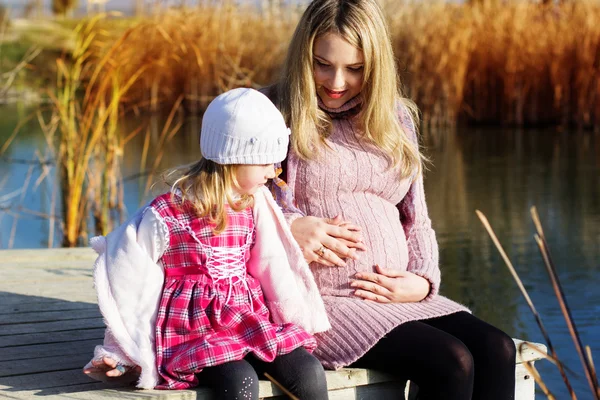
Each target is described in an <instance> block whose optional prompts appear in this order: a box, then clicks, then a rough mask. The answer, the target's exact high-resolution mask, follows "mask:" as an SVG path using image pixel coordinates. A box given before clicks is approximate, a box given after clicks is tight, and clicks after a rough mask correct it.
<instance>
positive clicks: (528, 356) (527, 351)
mask: <svg viewBox="0 0 600 400" xmlns="http://www.w3.org/2000/svg"><path fill="white" fill-rule="evenodd" d="M513 341H514V342H515V346H516V347H517V361H516V363H517V364H521V363H523V362H525V361H537V360H541V359H543V358H544V356H543V355H542V354H540V353H539V352H538V351H536V350H534V349H533V347H535V348H537V349H539V350H541V351H543V352H544V353H547V351H548V349H547V348H546V346H544V345H543V344H541V343H530V344H529V343H527V342H524V341H522V340H520V339H513ZM521 343H525V344H524V345H523V346H521V353H519V346H520V345H521Z"/></svg>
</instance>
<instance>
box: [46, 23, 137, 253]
mask: <svg viewBox="0 0 600 400" xmlns="http://www.w3.org/2000/svg"><path fill="white" fill-rule="evenodd" d="M104 17H105V16H104V15H98V16H96V17H94V18H93V19H91V20H90V21H85V22H83V23H81V24H80V25H78V26H77V28H76V29H75V37H76V40H75V46H74V49H73V53H72V55H71V57H69V58H68V60H67V59H66V58H64V57H63V58H59V59H57V60H56V62H57V67H58V68H57V77H56V88H55V89H53V90H50V91H49V93H48V95H49V98H50V117H49V118H44V115H43V113H42V112H41V111H40V112H39V114H38V118H39V120H40V124H41V127H42V130H43V132H44V135H45V137H46V142H47V144H48V147H49V148H50V149H52V151H53V153H54V158H55V163H56V167H57V172H58V175H59V182H60V199H61V204H60V206H61V207H60V208H61V211H62V228H63V246H66V247H73V246H77V245H78V244H80V243H82V242H83V241H85V240H86V239H87V234H88V230H89V227H88V220H89V215H90V213H91V214H92V216H93V220H94V222H93V224H94V227H95V233H96V234H107V233H108V231H110V229H111V222H112V218H111V217H110V213H111V211H112V210H114V209H117V210H118V209H120V208H122V200H121V199H122V194H121V193H120V191H121V190H122V187H121V186H120V185H119V182H120V170H119V165H120V163H119V159H120V157H122V155H123V148H124V145H125V142H126V141H127V140H129V139H130V138H131V134H130V135H125V136H123V135H119V134H118V131H117V125H118V120H119V116H120V115H121V114H122V99H123V97H124V95H125V94H126V93H127V91H128V90H129V88H130V87H131V85H132V84H133V83H134V82H135V81H136V80H137V79H138V77H139V76H140V75H141V74H142V73H143V72H144V68H143V67H142V68H139V69H138V70H137V71H136V72H135V73H132V74H122V71H121V69H120V66H119V65H118V64H117V65H115V64H113V63H111V60H112V59H113V58H114V57H116V54H117V53H119V49H120V48H121V45H122V43H123V42H124V40H125V38H126V34H125V35H124V36H123V37H122V38H120V39H119V40H117V41H116V42H112V41H108V42H109V43H110V45H108V50H107V51H106V52H105V53H104V54H103V56H102V57H101V58H95V57H93V51H92V49H94V47H105V46H106V43H107V39H106V36H105V35H104V34H103V33H102V30H101V29H99V28H98V22H99V21H100V20H102V19H103V18H104ZM84 82H87V86H86V85H84ZM92 89H93V90H92ZM135 133H136V132H133V133H132V134H135ZM54 198H58V196H55V197H54Z"/></svg>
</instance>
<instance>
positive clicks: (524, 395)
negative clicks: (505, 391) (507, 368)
mask: <svg viewBox="0 0 600 400" xmlns="http://www.w3.org/2000/svg"><path fill="white" fill-rule="evenodd" d="M515 378H516V384H515V400H534V399H535V380H534V379H533V377H532V376H531V375H529V372H527V369H526V368H525V366H524V365H523V364H519V365H517V367H516V370H515Z"/></svg>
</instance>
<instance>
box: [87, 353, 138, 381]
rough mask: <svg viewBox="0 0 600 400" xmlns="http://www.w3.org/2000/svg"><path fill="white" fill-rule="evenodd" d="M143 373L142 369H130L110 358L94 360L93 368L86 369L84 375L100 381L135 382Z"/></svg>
mask: <svg viewBox="0 0 600 400" xmlns="http://www.w3.org/2000/svg"><path fill="white" fill-rule="evenodd" d="M140 372H141V368H140V367H135V368H134V367H128V366H124V365H121V364H118V363H117V362H116V361H115V360H113V359H112V358H110V357H103V358H102V360H92V367H90V368H84V369H83V373H84V374H86V375H88V376H90V377H91V378H93V379H96V380H99V381H104V382H106V381H114V380H117V379H118V380H123V381H134V380H136V379H137V378H138V377H139V375H140Z"/></svg>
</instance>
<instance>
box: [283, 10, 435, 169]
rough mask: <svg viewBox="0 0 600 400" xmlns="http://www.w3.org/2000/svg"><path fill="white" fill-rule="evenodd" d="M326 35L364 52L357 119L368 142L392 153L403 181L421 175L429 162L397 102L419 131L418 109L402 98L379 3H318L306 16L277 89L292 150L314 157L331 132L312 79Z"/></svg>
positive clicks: (293, 38) (389, 154) (393, 163)
mask: <svg viewBox="0 0 600 400" xmlns="http://www.w3.org/2000/svg"><path fill="white" fill-rule="evenodd" d="M327 33H335V34H338V35H340V36H341V37H343V38H344V39H345V40H346V41H348V43H350V44H351V45H353V46H355V47H356V48H358V49H360V50H361V51H362V52H363V55H364V67H363V68H364V69H363V71H364V72H363V73H364V75H363V85H362V89H361V94H360V96H362V98H363V106H362V109H361V111H360V113H359V116H358V118H359V121H360V125H361V128H362V130H363V132H364V136H365V138H367V139H368V140H370V141H371V142H372V143H373V144H374V145H376V146H377V147H379V148H380V149H381V150H383V151H384V152H385V153H386V154H388V156H389V157H390V159H391V165H390V166H391V167H396V166H400V175H401V178H405V177H409V176H412V175H413V174H414V172H415V170H416V171H417V173H420V172H421V170H422V166H421V164H422V160H423V159H424V158H423V156H422V155H421V154H420V152H419V146H418V145H417V144H415V143H414V142H413V141H411V139H410V136H411V135H412V132H410V131H409V128H407V127H404V126H403V125H402V124H400V122H399V121H398V113H399V110H398V104H397V101H399V102H400V107H403V108H404V109H405V110H403V112H405V113H406V117H407V118H409V119H411V122H412V124H411V125H412V126H413V127H414V128H415V131H416V126H417V123H418V111H417V108H416V106H415V104H414V103H413V102H411V101H410V100H408V99H406V98H404V97H403V96H402V94H401V91H400V85H399V79H398V73H397V70H396V62H395V60H394V54H393V50H392V43H391V39H390V35H389V31H388V28H387V23H386V21H385V19H384V17H383V13H382V11H381V8H380V7H379V6H378V4H377V3H376V2H375V0H313V1H312V2H311V3H310V4H309V6H308V8H307V9H306V11H305V12H304V14H303V15H302V18H301V19H300V22H299V23H298V26H297V28H296V31H295V32H294V35H293V37H292V40H291V43H290V46H289V50H288V53H287V57H286V60H285V63H284V66H283V70H282V76H281V79H280V81H279V82H278V84H277V85H276V89H275V90H276V95H275V99H276V102H277V103H278V104H277V105H278V108H279V109H280V111H281V112H282V114H283V116H284V117H285V119H286V123H287V124H288V126H289V127H290V128H291V130H292V136H291V145H292V149H293V150H294V151H295V152H296V154H297V155H298V156H299V157H300V158H302V159H305V160H306V159H311V158H313V157H314V154H315V150H316V149H318V148H320V147H323V146H324V145H325V138H326V137H327V136H328V135H329V134H330V133H331V129H332V122H331V118H330V117H329V116H328V115H327V114H326V113H325V112H324V111H322V110H320V109H319V107H318V105H317V95H316V92H317V90H316V86H315V81H314V75H313V63H314V61H313V46H314V42H315V40H316V39H317V38H318V37H320V36H323V35H325V34H327ZM414 176H415V177H416V176H417V174H415V175H414Z"/></svg>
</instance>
